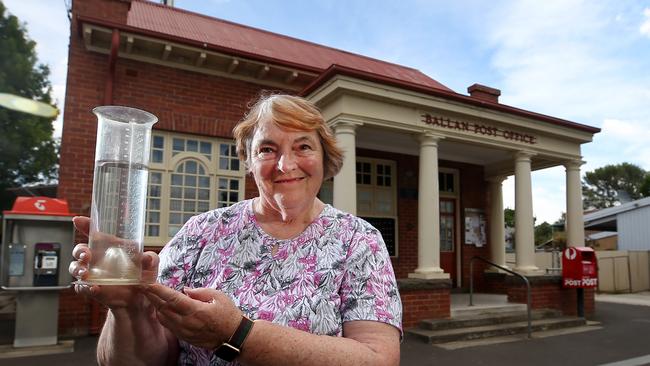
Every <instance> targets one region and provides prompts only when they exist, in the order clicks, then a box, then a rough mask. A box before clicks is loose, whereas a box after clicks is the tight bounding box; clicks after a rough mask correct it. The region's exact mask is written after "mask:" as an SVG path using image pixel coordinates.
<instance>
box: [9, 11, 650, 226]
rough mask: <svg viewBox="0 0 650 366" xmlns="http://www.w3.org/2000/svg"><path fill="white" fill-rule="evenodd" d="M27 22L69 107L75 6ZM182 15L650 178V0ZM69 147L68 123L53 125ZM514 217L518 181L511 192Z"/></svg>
mask: <svg viewBox="0 0 650 366" xmlns="http://www.w3.org/2000/svg"><path fill="white" fill-rule="evenodd" d="M0 1H3V3H4V4H5V6H6V7H7V9H8V11H9V12H10V13H12V14H14V15H16V16H17V17H18V18H19V19H20V20H21V21H22V22H25V23H26V26H27V30H28V33H29V36H30V37H31V38H32V39H33V40H35V41H36V42H37V47H36V50H37V54H38V58H39V60H40V62H42V63H46V64H48V65H49V66H50V68H51V71H52V74H51V78H50V80H51V81H52V85H53V94H54V97H55V100H57V101H58V106H59V108H62V106H63V101H64V97H65V80H66V72H67V46H68V39H69V21H68V18H67V11H66V7H67V4H68V3H69V1H70V0H0ZM174 5H175V6H176V7H178V8H182V9H186V10H189V11H194V12H198V13H202V14H206V15H209V16H213V17H217V18H221V19H225V20H229V21H233V22H236V23H241V24H245V25H248V26H251V27H255V28H260V29H264V30H267V31H271V32H275V33H280V34H284V35H288V36H292V37H296V38H300V39H303V40H307V41H311V42H315V43H319V44H322V45H326V46H330V47H334V48H339V49H342V50H346V51H349V52H354V53H358V54H362V55H366V56H370V57H374V58H378V59H381V60H384V61H389V62H394V63H397V64H401V65H404V66H409V67H413V68H416V69H418V70H420V71H422V72H423V73H425V74H426V75H428V76H429V77H431V78H433V79H435V80H437V81H439V82H441V83H442V84H444V85H446V86H447V87H449V88H451V89H453V90H454V91H456V92H458V93H463V94H467V87H468V86H469V85H472V84H474V83H480V84H483V85H488V86H491V87H494V88H497V89H500V90H501V97H500V99H499V101H500V103H503V104H507V105H511V106H515V107H518V108H523V109H527V110H531V111H534V112H538V113H542V114H547V115H551V116H554V117H558V118H562V119H567V120H570V121H574V122H578V123H581V124H586V125H590V126H595V127H599V128H601V129H602V131H601V132H600V133H598V134H596V135H595V137H594V141H593V142H592V143H588V144H585V145H583V146H582V155H583V160H584V161H585V162H586V163H585V164H584V165H583V166H582V173H583V176H584V173H585V172H587V171H593V170H594V169H596V168H599V167H602V166H604V165H607V164H619V163H622V162H628V163H632V164H636V165H639V166H640V167H642V168H643V169H646V170H650V143H649V142H650V0H647V1H641V0H631V1H619V0H592V1H580V0H545V1H533V0H491V1H480V0H457V1H453V2H451V1H443V0H400V1H394V0H372V1H371V0H313V1H304V0H175V4H174ZM54 126H55V136H60V134H61V126H62V114H61V117H59V119H58V120H57V121H55V123H54ZM532 184H533V211H534V215H535V217H536V219H537V221H536V223H537V224H539V223H541V222H543V221H547V222H549V223H553V222H555V221H556V220H557V219H559V218H560V216H561V214H562V212H564V211H566V204H565V194H566V192H565V172H564V168H563V167H555V168H549V169H544V170H539V171H535V172H533V178H532ZM503 195H504V206H505V207H510V208H514V178H513V177H510V178H508V179H507V180H506V181H505V182H504V192H503Z"/></svg>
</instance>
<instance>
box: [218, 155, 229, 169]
mask: <svg viewBox="0 0 650 366" xmlns="http://www.w3.org/2000/svg"><path fill="white" fill-rule="evenodd" d="M219 169H222V170H225V169H228V158H223V157H222V158H219Z"/></svg>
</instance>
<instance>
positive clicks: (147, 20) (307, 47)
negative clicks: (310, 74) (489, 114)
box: [127, 1, 452, 91]
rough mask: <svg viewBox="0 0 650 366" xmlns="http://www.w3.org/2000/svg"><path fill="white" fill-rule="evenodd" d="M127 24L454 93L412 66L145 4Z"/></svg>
mask: <svg viewBox="0 0 650 366" xmlns="http://www.w3.org/2000/svg"><path fill="white" fill-rule="evenodd" d="M127 25H128V26H131V27H134V28H139V29H144V30H148V31H151V32H156V33H160V34H167V35H169V36H173V37H179V38H183V39H188V40H192V41H198V42H202V43H205V44H208V45H212V46H217V47H223V48H226V49H230V50H234V51H237V52H240V53H243V54H248V55H251V56H253V57H254V56H260V57H262V58H265V59H271V60H277V61H278V62H280V63H285V64H291V65H299V66H303V67H304V68H306V69H312V70H314V71H324V70H326V69H327V68H329V67H330V66H331V65H333V64H337V65H341V66H344V67H347V68H351V69H355V70H359V71H363V72H368V73H372V74H377V75H382V76H385V77H389V78H393V79H397V80H401V81H404V82H407V83H413V84H416V85H421V86H426V87H430V88H435V89H440V90H446V91H452V90H451V89H449V88H447V87H446V86H444V85H442V84H440V83H439V82H437V81H435V80H433V79H431V78H430V77H428V76H426V75H425V74H423V73H422V72H420V71H418V70H416V69H413V68H409V67H405V66H401V65H396V64H392V63H389V62H384V61H380V60H376V59H373V58H370V57H366V56H361V55H357V54H354V53H350V52H346V51H342V50H338V49H334V48H330V47H326V46H322V45H319V44H315V43H311V42H307V41H303V40H299V39H296V38H291V37H287V36H284V35H281V34H276V33H271V32H267V31H264V30H260V29H256V28H252V27H248V26H244V25H241V24H236V23H232V22H228V21H225V20H221V19H217V18H212V17H208V16H205V15H202V14H197V13H192V12H189V11H186V10H182V9H177V8H171V7H168V6H164V5H161V4H156V3H152V2H149V1H133V2H132V3H131V10H130V11H129V14H128V18H127Z"/></svg>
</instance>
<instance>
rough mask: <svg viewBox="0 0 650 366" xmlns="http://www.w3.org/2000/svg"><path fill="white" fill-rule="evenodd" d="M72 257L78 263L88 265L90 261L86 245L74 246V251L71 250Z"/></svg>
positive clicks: (88, 249)
mask: <svg viewBox="0 0 650 366" xmlns="http://www.w3.org/2000/svg"><path fill="white" fill-rule="evenodd" d="M72 256H73V257H74V258H75V259H76V260H78V261H80V262H84V263H88V262H89V260H90V248H88V244H85V243H81V244H77V245H75V246H74V249H72Z"/></svg>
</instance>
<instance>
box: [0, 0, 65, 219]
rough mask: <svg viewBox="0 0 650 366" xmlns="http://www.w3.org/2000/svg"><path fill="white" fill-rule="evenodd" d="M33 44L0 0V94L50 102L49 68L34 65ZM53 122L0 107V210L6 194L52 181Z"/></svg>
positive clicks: (54, 158)
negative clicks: (9, 191)
mask: <svg viewBox="0 0 650 366" xmlns="http://www.w3.org/2000/svg"><path fill="white" fill-rule="evenodd" d="M35 46H36V43H35V42H34V41H32V40H30V39H29V38H28V36H27V31H26V29H25V27H24V25H22V24H20V22H19V21H18V18H16V17H15V16H13V15H10V14H8V13H7V12H6V8H5V6H4V4H3V3H2V2H1V1H0V92H3V93H10V94H15V95H19V96H22V97H26V98H30V99H33V100H37V101H41V102H45V103H50V102H51V97H50V93H51V90H52V87H51V85H50V81H49V80H48V76H49V73H50V71H49V69H48V67H47V66H46V65H43V64H38V65H37V58H36V52H35ZM52 133H53V127H52V119H48V118H42V117H37V116H32V115H29V114H26V113H20V112H15V111H11V110H8V109H5V108H2V107H0V207H1V208H8V206H10V205H11V202H9V199H8V196H7V195H6V192H5V190H6V189H7V188H10V187H16V186H20V185H23V184H29V183H37V182H43V181H46V180H49V179H55V178H56V173H57V171H56V168H57V144H56V142H55V141H54V140H53V138H52Z"/></svg>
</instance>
